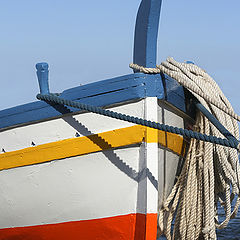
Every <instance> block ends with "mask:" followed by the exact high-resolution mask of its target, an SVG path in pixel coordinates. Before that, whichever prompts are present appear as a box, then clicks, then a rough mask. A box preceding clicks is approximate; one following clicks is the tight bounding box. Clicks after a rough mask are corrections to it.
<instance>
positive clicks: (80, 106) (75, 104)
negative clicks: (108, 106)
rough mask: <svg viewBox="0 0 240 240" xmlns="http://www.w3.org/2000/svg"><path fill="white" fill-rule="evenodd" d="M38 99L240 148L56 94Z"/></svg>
mask: <svg viewBox="0 0 240 240" xmlns="http://www.w3.org/2000/svg"><path fill="white" fill-rule="evenodd" d="M37 99H39V100H44V101H46V102H50V103H56V104H60V105H66V106H69V107H73V108H78V109H81V110H85V111H88V112H92V113H96V114H100V115H104V116H107V117H111V118H115V119H119V120H122V121H127V122H130V123H135V124H138V125H142V126H146V127H150V128H154V129H158V130H161V131H164V132H170V133H175V134H178V135H181V136H183V137H187V138H193V139H197V140H201V141H206V142H209V143H215V144H219V145H222V146H226V147H230V148H233V149H237V150H238V149H239V146H240V143H236V142H235V141H232V140H228V139H224V138H221V137H215V136H212V135H206V134H202V133H200V132H196V131H192V130H188V129H183V128H178V127H173V126H169V125H166V124H160V123H156V122H153V121H147V120H145V119H142V118H137V117H134V116H130V115H126V114H122V113H118V112H114V111H111V110H105V109H103V108H100V107H96V106H93V105H89V104H84V103H80V102H77V101H72V100H68V99H64V98H61V97H58V96H57V95H55V94H38V95H37Z"/></svg>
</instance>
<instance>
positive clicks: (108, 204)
mask: <svg viewBox="0 0 240 240" xmlns="http://www.w3.org/2000/svg"><path fill="white" fill-rule="evenodd" d="M113 155H114V157H113ZM108 158H111V161H116V162H117V165H119V166H121V161H123V162H126V164H128V165H129V166H130V167H132V168H133V169H136V170H137V171H138V162H139V147H131V148H126V149H118V150H114V151H112V150H108V151H104V152H103V153H102V152H98V153H92V154H88V155H85V156H80V157H74V158H69V159H63V160H59V161H54V162H50V163H44V164H38V165H33V166H27V167H21V168H16V169H10V170H5V171H1V174H0V196H1V197H0V213H1V217H0V228H7V227H16V226H30V225H39V224H47V223H58V222H65V221H79V220H87V219H96V218H103V217H111V216H116V215H123V214H130V213H136V203H137V189H138V183H137V182H136V181H135V180H133V179H132V178H130V177H129V176H127V175H126V174H125V173H124V172H123V171H122V170H120V169H119V168H118V167H116V166H115V165H114V164H113V163H112V162H111V161H110V160H109V159H108Z"/></svg>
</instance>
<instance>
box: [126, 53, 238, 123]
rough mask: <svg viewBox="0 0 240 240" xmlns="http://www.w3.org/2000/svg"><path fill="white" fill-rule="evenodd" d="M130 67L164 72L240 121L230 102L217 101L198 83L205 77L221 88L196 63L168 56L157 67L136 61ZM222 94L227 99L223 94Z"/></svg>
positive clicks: (150, 72) (145, 70) (152, 71)
mask: <svg viewBox="0 0 240 240" xmlns="http://www.w3.org/2000/svg"><path fill="white" fill-rule="evenodd" d="M129 67H130V68H132V69H134V70H137V71H140V72H143V73H146V74H158V73H160V72H163V73H165V74H167V75H168V76H170V77H172V78H174V79H175V80H176V81H177V82H178V83H179V84H180V85H182V86H184V87H185V88H187V89H188V90H189V91H191V92H192V93H193V94H194V95H195V96H198V97H202V98H203V99H204V100H205V101H206V102H208V103H211V104H213V105H214V106H215V107H217V108H218V109H220V110H222V111H223V112H225V113H226V114H228V115H229V116H231V117H232V118H234V119H235V120H237V121H239V122H240V116H239V115H237V114H236V113H235V112H234V111H233V109H232V107H231V106H230V105H229V104H228V106H225V104H224V103H225V102H224V103H223V104H222V103H220V102H218V101H216V99H214V98H213V97H212V95H207V94H206V93H205V92H204V91H203V89H201V88H200V86H199V85H198V83H199V78H202V79H203V78H205V79H206V81H207V82H209V83H210V84H213V87H216V89H217V90H220V88H219V87H218V85H217V84H216V83H215V81H214V80H213V79H212V78H211V77H210V76H209V75H208V74H207V73H206V72H205V71H204V70H202V69H201V68H199V67H198V66H196V65H194V64H188V63H178V62H176V61H175V60H174V59H173V58H168V59H167V61H165V62H163V63H162V64H161V65H157V66H156V68H145V67H142V66H139V65H137V64H134V63H131V64H130V65H129ZM193 80H194V81H193ZM200 81H201V80H200ZM220 91H221V90H220ZM214 95H215V94H214ZM214 95H213V96H214ZM221 96H222V97H224V99H225V100H226V101H227V99H226V97H225V96H224V95H223V94H222V95H221Z"/></svg>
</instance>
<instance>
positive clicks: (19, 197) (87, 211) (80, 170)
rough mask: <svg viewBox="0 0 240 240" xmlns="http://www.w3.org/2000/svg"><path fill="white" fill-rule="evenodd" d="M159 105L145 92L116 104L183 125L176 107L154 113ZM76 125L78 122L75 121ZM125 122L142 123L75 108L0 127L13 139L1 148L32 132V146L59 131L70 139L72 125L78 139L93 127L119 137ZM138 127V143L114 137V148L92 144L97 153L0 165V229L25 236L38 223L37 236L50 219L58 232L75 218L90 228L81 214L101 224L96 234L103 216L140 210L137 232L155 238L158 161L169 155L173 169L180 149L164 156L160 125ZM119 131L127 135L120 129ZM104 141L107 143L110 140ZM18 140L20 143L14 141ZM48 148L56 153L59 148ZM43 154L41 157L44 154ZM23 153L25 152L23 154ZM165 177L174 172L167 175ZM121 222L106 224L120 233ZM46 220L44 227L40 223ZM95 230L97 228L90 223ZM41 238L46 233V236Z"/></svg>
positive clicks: (5, 233) (2, 135) (3, 135)
mask: <svg viewBox="0 0 240 240" xmlns="http://www.w3.org/2000/svg"><path fill="white" fill-rule="evenodd" d="M161 104H162V102H161V101H158V98H157V97H150V98H146V99H142V100H140V101H137V102H133V103H129V102H126V103H125V104H124V105H121V106H117V107H115V108H116V109H118V111H120V112H122V113H131V114H133V115H136V116H138V117H142V118H146V119H148V120H155V121H158V122H164V121H165V120H167V121H170V122H171V121H174V122H171V123H173V124H176V125H177V126H182V123H183V119H182V118H181V117H175V113H174V112H171V111H170V110H167V109H165V110H164V111H165V114H160V112H161V111H162V110H161V111H160V110H159V109H162V108H165V105H161ZM90 116H91V117H90ZM71 118H74V120H72V119H71ZM90 119H91V120H90ZM76 120H77V121H76ZM73 123H74V124H75V125H74V124H73ZM78 124H79V125H80V126H79V127H77V126H78ZM59 126H60V127H59ZM125 128H126V129H127V128H136V129H137V128H139V129H142V128H143V127H141V126H136V125H133V124H129V123H124V122H122V121H119V120H114V121H113V120H112V119H108V118H106V122H105V121H104V117H102V116H97V117H93V116H92V115H91V114H90V113H80V114H77V115H69V116H65V117H62V118H61V121H60V119H52V120H50V121H49V120H47V121H45V122H39V123H34V124H29V125H26V126H22V127H18V128H13V129H8V130H7V129H6V130H5V131H3V132H1V133H0V139H3V138H5V139H9V140H10V139H11V141H7V142H8V144H9V145H11V147H10V148H8V147H7V145H6V149H12V150H13V149H14V144H16V143H17V139H22V140H24V138H26V139H27V141H25V143H26V142H28V144H29V142H31V140H32V138H31V137H32V136H33V135H32V134H34V135H35V136H38V137H39V139H41V141H36V142H35V143H36V145H35V146H33V147H31V148H29V149H30V150H31V149H33V150H34V148H38V146H40V145H39V143H40V142H41V143H45V144H51V142H53V141H55V140H56V139H59V138H60V139H62V140H63V141H64V139H65V140H71V139H70V138H72V137H73V135H74V134H75V133H76V132H78V133H79V136H78V137H75V138H72V139H80V138H84V137H87V136H90V135H91V134H92V133H95V134H100V135H99V136H101V133H103V132H105V131H106V130H108V131H109V133H111V132H112V133H113V134H115V139H117V138H118V137H120V138H121V135H119V134H118V130H119V131H120V130H124V129H125ZM44 129H46V131H44ZM51 129H52V131H51ZM55 131H56V132H55ZM127 133H128V134H130V135H132V137H136V133H133V134H131V132H130V131H127ZM142 133H143V134H142ZM142 133H141V134H142V135H141V136H140V140H138V141H137V143H136V142H134V143H135V144H134V143H126V144H127V146H122V147H118V148H114V147H116V146H114V144H112V146H111V147H112V148H106V149H104V148H102V149H98V152H89V154H84V155H81V156H75V157H73V156H72V157H71V156H69V157H68V156H65V158H64V159H62V160H58V159H55V161H51V162H45V163H41V164H34V165H28V166H23V167H18V168H12V169H8V170H3V171H0V182H1V184H0V192H1V196H3V197H2V198H0V211H1V213H2V214H3V215H4V216H5V218H1V219H0V229H2V230H0V233H1V232H2V233H3V236H8V237H10V236H11V237H12V236H14V234H15V233H16V236H17V234H20V233H21V234H22V236H24V237H25V238H26V239H27V237H29V236H31V234H33V229H36V231H37V232H39V234H40V235H39V236H43V235H45V236H48V233H49V227H48V226H50V228H55V227H56V231H57V232H61V231H62V230H61V229H62V228H64V227H63V225H61V224H66V225H67V226H68V224H70V225H71V223H72V222H76V224H77V225H78V226H79V228H81V226H85V224H87V225H88V224H90V225H89V226H91V228H92V229H93V230H92V231H94V229H95V227H94V225H91V223H90V222H86V221H96V222H99V225H98V226H102V228H101V229H102V230H101V233H103V232H107V229H106V225H105V224H102V223H101V222H103V223H104V222H105V220H106V221H108V220H109V221H110V220H111V219H112V218H115V217H116V218H119V217H121V216H123V218H125V217H124V216H129V215H131V214H132V215H133V216H137V215H139V214H142V216H145V217H144V220H143V221H144V226H145V227H144V237H143V238H142V239H144V240H146V239H149V240H153V239H154V238H155V237H156V229H157V212H158V207H159V205H158V191H159V186H162V183H161V181H165V180H164V179H162V178H159V166H158V165H159V162H162V163H166V161H171V159H172V163H171V164H170V165H168V167H169V168H171V169H173V174H175V173H174V171H175V169H176V168H177V165H178V160H179V156H178V154H173V153H171V155H169V156H168V159H167V160H166V154H165V156H164V153H163V152H164V151H166V152H169V151H171V150H166V149H165V148H163V147H162V144H164V142H165V143H167V142H168V141H167V140H166V138H165V137H166V136H167V135H165V133H163V132H162V133H161V134H160V135H159V134H158V131H156V130H153V129H146V128H145V130H144V131H143V132H142ZM8 134H9V136H8ZM123 138H125V137H124V136H123ZM36 139H37V138H36ZM141 139H142V140H141ZM144 139H145V140H144ZM168 139H169V138H168ZM117 140H118V141H120V140H121V139H117ZM125 140H131V137H127V138H126V139H124V140H123V142H124V141H125ZM159 141H162V144H160V145H159ZM19 142H22V143H21V144H22V145H21V146H22V147H23V146H25V145H24V144H25V143H24V141H21V140H20V141H19ZM107 142H109V143H110V140H107ZM120 142H121V141H120ZM96 143H97V142H96ZM96 143H95V144H96ZM17 144H20V143H17ZM129 144H130V145H129ZM168 144H170V143H169V142H168ZM110 145H111V144H110ZM82 146H83V145H82ZM19 147H20V145H18V147H17V148H19ZM72 147H74V146H72ZM79 147H80V146H78V147H77V148H79ZM96 147H97V146H96ZM80 148H81V147H80ZM15 149H16V147H15ZM60 149H62V148H61V147H60V148H59V151H60ZM73 150H74V149H73ZM80 150H81V149H80ZM18 151H20V150H18ZM49 151H51V149H49ZM53 152H56V153H57V152H58V150H57V151H56V150H54V151H53ZM4 154H6V155H7V154H8V153H2V154H0V156H1V155H2V156H4ZM41 156H42V157H44V154H41ZM47 156H49V154H47ZM162 156H163V157H162ZM22 157H23V158H22V159H24V155H22ZM162 158H163V159H165V160H163V159H162ZM33 159H34V157H33ZM13 161H14V159H13ZM11 162H12V160H11ZM174 164H175V165H174ZM168 167H167V168H168ZM165 168H166V166H165ZM171 177H172V179H174V178H173V176H171ZM159 181H160V182H159ZM19 189H21V191H19ZM23 193H24V194H23ZM149 214H153V215H152V216H153V218H148V217H147V216H148V215H149ZM104 219H105V220H104ZM154 219H155V220H154ZM113 221H114V220H113ZM126 221H128V220H126ZM138 222H139V220H138ZM49 224H50V225H49ZM59 224H60V225H59ZM122 224H123V225H122V226H118V230H117V229H114V227H113V228H111V234H116V236H118V234H119V232H118V231H120V232H125V233H126V230H124V229H125V228H124V226H125V225H124V223H122ZM132 224H133V225H132V226H131V225H130V226H131V227H130V229H129V230H128V231H133V232H134V234H133V235H131V236H132V239H134V240H135V239H141V238H140V237H142V236H138V238H136V236H137V235H136V234H137V233H136V232H135V230H134V229H135V228H136V227H137V226H138V223H134V221H132ZM45 225H46V227H44V226H45ZM27 226H29V227H27ZM51 226H52V227H51ZM64 226H65V225H64ZM31 229H32V230H31ZM153 229H154V231H153ZM96 231H98V230H97V229H96ZM128 231H127V232H128ZM138 232H139V231H138ZM42 234H43V235H42ZM75 234H76V233H75ZM0 236H1V235H0ZM89 236H90V235H89ZM100 236H101V234H100ZM0 239H1V238H0ZM46 239H49V238H48V237H46ZM73 239H77V236H76V235H75V236H74V237H73ZM86 239H88V238H86ZM89 239H90V238H89ZM100 239H101V238H100ZM102 239H111V238H102ZM126 239H131V237H129V235H128V236H127V237H126Z"/></svg>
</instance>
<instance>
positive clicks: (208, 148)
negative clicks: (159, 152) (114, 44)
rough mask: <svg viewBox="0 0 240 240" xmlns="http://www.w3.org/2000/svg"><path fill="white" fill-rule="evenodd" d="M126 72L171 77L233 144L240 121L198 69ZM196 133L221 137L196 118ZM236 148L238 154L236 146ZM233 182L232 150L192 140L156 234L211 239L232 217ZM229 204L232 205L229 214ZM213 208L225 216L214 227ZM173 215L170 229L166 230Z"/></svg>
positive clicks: (239, 172) (172, 66)
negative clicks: (231, 136)
mask: <svg viewBox="0 0 240 240" xmlns="http://www.w3.org/2000/svg"><path fill="white" fill-rule="evenodd" d="M130 67H131V68H133V69H135V70H138V71H141V72H144V73H150V74H156V73H160V72H162V73H165V74H167V75H169V76H170V77H172V78H174V79H175V80H176V81H177V82H178V83H179V84H181V85H182V86H184V87H185V88H187V89H188V90H189V91H190V92H192V93H193V95H194V96H195V97H196V98H197V99H198V100H199V101H200V102H201V103H202V105H203V106H204V107H205V108H207V109H208V110H209V111H210V112H212V114H213V115H214V116H215V117H216V118H217V119H218V120H219V121H220V122H221V123H222V124H223V125H224V126H225V127H226V128H227V129H228V130H229V131H230V132H231V133H232V134H233V136H234V137H235V138H237V139H239V129H238V123H237V121H240V116H238V115H237V114H236V113H235V112H234V111H233V108H232V106H231V104H230V103H229V101H228V100H227V98H226V97H225V96H224V94H223V93H222V91H221V90H220V88H219V87H218V85H217V84H216V82H215V81H214V80H213V79H212V78H211V77H210V76H209V75H208V74H207V73H206V72H205V71H204V70H202V69H201V68H199V67H198V66H196V65H194V64H186V63H178V62H176V61H175V60H174V59H172V58H168V59H167V61H166V62H163V63H162V64H161V65H158V66H157V67H156V68H150V69H149V68H147V69H146V68H144V67H139V66H138V65H136V64H131V65H130ZM236 120H237V121H236ZM197 129H198V130H199V131H200V132H201V133H202V134H206V135H210V134H213V135H214V136H216V137H220V136H221V133H220V132H219V131H218V130H217V129H216V128H215V127H214V126H213V125H212V124H211V123H210V122H209V121H208V119H207V118H206V117H204V116H203V115H202V114H201V113H198V114H197V120H196V126H195V130H197ZM237 149H238V151H239V150H240V144H238V146H237ZM239 180H240V168H239V161H238V153H237V151H234V150H233V149H229V148H225V147H223V146H220V145H216V146H214V145H212V144H209V143H208V142H201V141H199V140H197V139H192V140H191V143H190V147H189V151H188V153H187V156H186V160H185V165H184V167H183V169H182V172H181V174H180V176H179V177H178V181H177V182H176V184H175V185H174V187H173V189H172V192H171V193H170V195H169V196H168V197H167V200H166V201H165V202H164V203H163V204H162V208H161V209H160V210H159V229H160V233H164V234H165V236H166V237H167V239H180V240H181V239H182V240H183V239H202V238H203V239H216V231H215V230H216V227H217V228H220V229H221V228H224V227H226V226H227V224H228V222H229V220H230V219H231V218H234V217H235V216H236V214H237V211H238V207H239V205H240V197H239V194H240V189H239V188H240V183H239ZM235 198H236V199H235ZM233 199H235V200H236V203H235V206H234V208H233V211H231V203H232V201H233ZM218 203H220V204H221V206H222V207H224V211H225V220H224V221H223V222H222V223H219V222H218V216H217V208H218ZM174 216H175V223H174V228H173V230H171V225H172V222H173V219H174Z"/></svg>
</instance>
